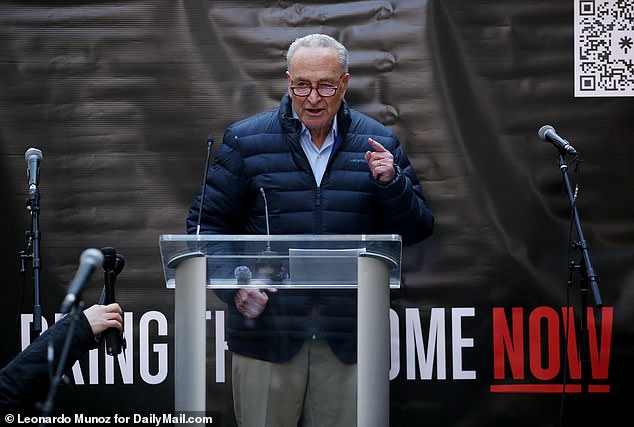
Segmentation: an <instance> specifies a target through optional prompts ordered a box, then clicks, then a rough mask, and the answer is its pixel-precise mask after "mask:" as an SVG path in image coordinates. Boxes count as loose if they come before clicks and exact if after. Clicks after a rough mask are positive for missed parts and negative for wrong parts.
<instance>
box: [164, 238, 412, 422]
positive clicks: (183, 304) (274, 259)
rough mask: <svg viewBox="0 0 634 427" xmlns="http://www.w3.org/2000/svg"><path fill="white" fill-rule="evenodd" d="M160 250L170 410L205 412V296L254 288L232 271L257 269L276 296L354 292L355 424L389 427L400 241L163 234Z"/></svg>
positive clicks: (399, 272) (394, 239) (399, 239)
mask: <svg viewBox="0 0 634 427" xmlns="http://www.w3.org/2000/svg"><path fill="white" fill-rule="evenodd" d="M160 250H161V257H162V261H163V271H164V274H165V283H166V286H167V287H168V288H174V289H175V299H174V311H175V315H174V323H175V336H174V344H175V351H174V388H175V390H174V400H175V402H174V403H175V408H174V409H175V410H176V411H178V412H197V413H203V412H204V411H205V409H206V408H205V407H206V390H205V385H206V366H205V357H206V327H205V311H206V293H205V292H206V290H207V289H235V288H240V287H249V286H255V287H258V288H261V287H262V283H261V281H258V282H254V284H251V281H250V280H248V279H247V280H245V279H244V278H243V277H242V279H241V280H238V279H237V277H241V276H240V275H239V274H238V273H237V271H238V270H236V267H240V268H242V266H246V267H248V268H249V269H250V270H252V269H257V268H258V266H260V267H262V266H264V271H267V269H269V271H274V273H272V275H271V278H270V280H268V281H267V286H272V287H276V288H278V289H284V288H288V289H299V288H307V289H346V288H352V289H357V298H358V306H357V340H358V353H357V378H358V379H357V381H358V382H357V414H358V417H357V423H358V425H359V426H363V427H373V426H377V427H379V426H380V427H387V426H389V369H390V329H389V298H390V294H389V291H390V289H391V288H399V287H400V283H401V251H402V242H401V237H400V236H399V235H392V234H390V235H162V236H161V237H160ZM250 270H249V271H250ZM249 277H250V276H249Z"/></svg>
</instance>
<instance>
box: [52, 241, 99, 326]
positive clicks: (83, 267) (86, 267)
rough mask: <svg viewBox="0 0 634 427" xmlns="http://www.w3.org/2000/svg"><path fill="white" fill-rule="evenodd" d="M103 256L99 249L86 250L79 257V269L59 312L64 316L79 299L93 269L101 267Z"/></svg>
mask: <svg viewBox="0 0 634 427" xmlns="http://www.w3.org/2000/svg"><path fill="white" fill-rule="evenodd" d="M103 262H104V256H103V254H102V253H101V251H100V250H99V249H94V248H91V249H86V250H85V251H84V252H82V254H81V256H80V257H79V267H78V268H77V272H76V273H75V277H74V278H73V280H72V281H71V282H70V285H69V286H68V293H67V294H66V298H64V301H63V302H62V308H61V312H62V314H66V313H68V312H70V310H71V308H72V307H73V306H74V305H75V303H76V302H77V301H78V300H79V298H80V297H81V293H82V292H83V290H84V288H85V287H86V284H87V283H88V279H90V276H92V273H94V271H95V269H96V268H97V267H100V266H102V265H103Z"/></svg>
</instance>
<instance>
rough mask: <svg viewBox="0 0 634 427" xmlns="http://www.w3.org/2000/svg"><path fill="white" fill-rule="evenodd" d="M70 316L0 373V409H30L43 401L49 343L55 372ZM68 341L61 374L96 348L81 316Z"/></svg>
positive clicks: (88, 328) (47, 331)
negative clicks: (12, 407) (17, 407)
mask: <svg viewBox="0 0 634 427" xmlns="http://www.w3.org/2000/svg"><path fill="white" fill-rule="evenodd" d="M71 315H72V314H71ZM71 315H68V316H65V317H64V318H62V319H60V320H59V321H57V322H56V323H55V324H54V325H52V326H51V327H49V328H48V329H47V330H46V331H45V332H44V333H42V334H41V335H40V336H39V337H37V339H35V340H34V341H33V342H32V343H31V344H30V345H29V346H28V347H26V348H25V349H24V350H23V351H22V352H20V353H19V354H18V355H17V356H16V357H15V358H13V359H12V360H11V362H9V364H8V365H6V366H5V367H4V368H2V370H0V407H11V406H19V407H30V406H31V405H34V404H35V403H36V402H41V401H43V400H45V399H46V396H47V394H48V389H49V384H50V376H49V364H48V362H47V352H48V350H47V349H48V346H49V342H52V343H53V349H54V359H53V366H54V367H55V368H54V369H57V364H58V361H59V358H60V355H61V353H62V349H63V347H64V342H65V341H66V337H67V336H68V334H69V333H70V332H71V323H72V322H71V320H72V319H71ZM70 339H71V344H70V350H69V354H68V359H67V361H66V364H65V366H64V372H66V371H67V370H69V369H70V368H71V367H72V366H73V364H74V363H75V362H76V361H77V360H79V359H80V358H81V357H82V356H83V355H84V354H85V353H86V352H87V351H88V350H90V349H92V348H95V347H96V346H97V341H96V339H95V337H94V335H93V333H92V329H91V327H90V323H88V319H87V318H86V316H85V315H84V314H83V313H82V314H81V315H80V316H79V317H78V320H77V322H76V324H75V326H74V328H73V329H72V336H71V337H70Z"/></svg>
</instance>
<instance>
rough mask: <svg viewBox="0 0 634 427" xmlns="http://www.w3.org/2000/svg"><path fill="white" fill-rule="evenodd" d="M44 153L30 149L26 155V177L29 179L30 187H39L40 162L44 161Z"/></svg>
mask: <svg viewBox="0 0 634 427" xmlns="http://www.w3.org/2000/svg"><path fill="white" fill-rule="evenodd" d="M42 158H43V156H42V152H41V151H40V150H38V149H37V148H29V149H28V150H26V153H24V159H25V160H26V175H27V176H28V178H29V187H31V188H32V187H37V186H38V184H39V180H40V162H41V161H42Z"/></svg>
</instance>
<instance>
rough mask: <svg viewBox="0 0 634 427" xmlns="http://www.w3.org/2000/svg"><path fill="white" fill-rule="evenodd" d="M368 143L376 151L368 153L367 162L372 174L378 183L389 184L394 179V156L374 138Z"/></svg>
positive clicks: (369, 139) (366, 155) (366, 154)
mask: <svg viewBox="0 0 634 427" xmlns="http://www.w3.org/2000/svg"><path fill="white" fill-rule="evenodd" d="M368 143H369V144H370V146H371V147H372V148H374V151H366V153H365V161H366V162H368V166H369V167H370V172H372V176H373V177H374V179H376V180H377V181H380V182H383V183H388V182H392V180H393V179H394V156H393V155H392V153H390V152H389V151H388V150H386V149H385V147H383V146H382V145H381V144H379V143H378V142H377V141H375V140H373V139H372V138H368Z"/></svg>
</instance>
